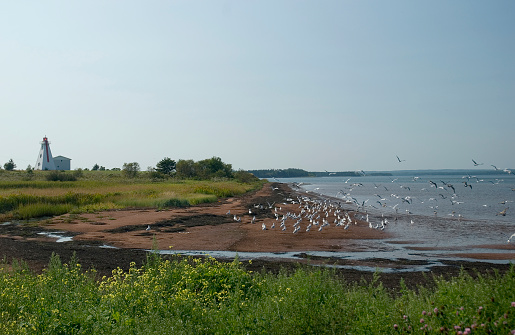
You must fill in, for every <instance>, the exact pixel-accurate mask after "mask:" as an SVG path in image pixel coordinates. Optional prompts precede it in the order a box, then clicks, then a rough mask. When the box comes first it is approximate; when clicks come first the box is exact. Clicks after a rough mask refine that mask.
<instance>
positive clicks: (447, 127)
mask: <svg viewBox="0 0 515 335" xmlns="http://www.w3.org/2000/svg"><path fill="white" fill-rule="evenodd" d="M514 107H515V1H512V0H506V1H484V0H481V1H473V0H463V1H458V0H456V1H434V0H431V1H412V0H406V1H395V0H394V1H382V0H381V1H345V0H339V1H315V0H313V1H299V0H295V1H281V0H279V1H278V0H272V1H261V0H260V1H229V0H226V1H215V0H209V1H207V0H206V1H128V0H123V1H91V0H88V1H8V2H4V3H2V4H1V5H0V113H1V119H0V122H1V127H0V129H1V131H0V140H1V142H2V144H3V145H2V147H1V149H0V163H1V164H2V165H3V164H4V163H5V162H7V161H8V160H9V159H10V158H12V159H14V162H15V163H16V164H17V166H18V168H20V169H25V168H26V167H27V165H29V164H30V165H32V166H34V165H35V163H36V159H37V155H38V152H39V146H40V141H41V140H42V138H43V137H44V136H45V135H46V136H48V138H49V140H50V142H51V149H52V153H53V155H54V156H57V155H63V156H66V157H69V158H71V159H72V169H76V168H79V167H80V168H86V167H87V168H91V167H92V166H93V165H94V164H95V163H98V164H99V165H103V166H105V167H106V168H113V167H121V166H122V165H123V163H124V162H138V163H139V164H140V165H141V167H142V169H143V170H146V169H147V167H148V166H155V165H156V163H157V162H158V161H159V160H161V159H162V158H164V157H170V158H172V159H175V160H179V159H193V160H201V159H205V158H211V157H213V156H217V157H220V158H222V160H223V161H224V162H226V163H230V164H232V166H233V168H235V169H269V168H290V167H295V168H302V169H306V170H309V171H323V170H328V171H349V170H397V169H439V168H474V166H473V164H472V159H475V160H476V161H478V162H480V163H484V166H483V167H486V168H490V164H494V165H496V166H497V167H499V168H507V167H509V168H515V149H514V144H515V131H514V126H515V108H514ZM397 155H398V156H399V157H400V158H401V159H403V160H405V161H404V162H402V163H399V162H398V161H397V158H396V156H397Z"/></svg>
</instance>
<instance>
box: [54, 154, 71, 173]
mask: <svg viewBox="0 0 515 335" xmlns="http://www.w3.org/2000/svg"><path fill="white" fill-rule="evenodd" d="M70 162H71V159H70V158H68V157H64V156H56V157H54V165H55V169H56V170H71V168H70V166H71V164H70Z"/></svg>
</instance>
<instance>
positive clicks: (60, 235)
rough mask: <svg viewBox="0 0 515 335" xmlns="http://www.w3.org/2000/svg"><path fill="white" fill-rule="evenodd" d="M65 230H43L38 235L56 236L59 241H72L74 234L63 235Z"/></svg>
mask: <svg viewBox="0 0 515 335" xmlns="http://www.w3.org/2000/svg"><path fill="white" fill-rule="evenodd" d="M63 234H65V232H41V233H38V235H43V236H46V237H50V238H55V239H56V242H57V243H62V242H70V241H72V240H73V236H63Z"/></svg>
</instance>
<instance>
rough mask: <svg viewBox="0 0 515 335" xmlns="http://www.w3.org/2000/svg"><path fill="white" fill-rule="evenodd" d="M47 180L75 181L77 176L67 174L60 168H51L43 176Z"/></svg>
mask: <svg viewBox="0 0 515 335" xmlns="http://www.w3.org/2000/svg"><path fill="white" fill-rule="evenodd" d="M45 178H46V180H48V181H76V180H77V177H76V175H75V174H69V173H66V172H64V171H60V170H53V171H50V172H48V174H47V175H46V176H45Z"/></svg>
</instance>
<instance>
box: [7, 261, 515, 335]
mask: <svg viewBox="0 0 515 335" xmlns="http://www.w3.org/2000/svg"><path fill="white" fill-rule="evenodd" d="M435 280H436V286H434V287H433V288H432V289H428V288H423V287H420V288H418V289H417V290H416V291H414V290H409V289H406V288H404V289H402V290H401V292H397V293H396V294H395V295H393V294H391V292H389V291H388V290H386V289H385V288H383V286H382V285H381V282H380V275H379V274H376V276H375V279H374V280H372V281H371V282H368V283H366V282H362V283H360V284H350V283H347V282H345V280H344V279H341V278H339V277H337V276H336V275H335V273H334V272H333V271H332V270H328V269H320V268H307V267H299V268H298V269H297V270H295V271H293V272H280V273H279V274H278V275H273V274H269V273H264V272H263V273H252V272H250V271H246V270H244V268H243V267H242V264H241V263H240V262H239V261H238V260H237V259H235V260H234V261H233V262H231V263H221V262H218V261H216V260H215V259H213V258H207V259H205V260H200V259H193V258H185V259H178V258H171V259H166V260H165V259H162V258H161V257H159V256H157V255H156V254H151V255H150V256H149V258H148V260H147V263H146V264H145V265H144V266H142V267H136V266H135V264H134V263H132V264H131V265H130V269H129V270H128V271H123V270H121V269H117V270H114V271H113V273H112V276H110V277H103V278H101V279H100V278H96V279H95V272H94V271H86V272H84V271H83V269H82V268H81V266H80V265H79V263H78V261H77V260H76V259H74V258H72V259H71V260H70V262H69V263H68V264H63V263H62V262H61V260H60V259H59V257H58V256H56V255H53V256H52V258H51V260H50V264H49V266H48V269H47V270H45V271H44V272H43V273H42V274H40V275H35V274H32V273H31V272H30V271H28V270H27V269H26V268H24V267H23V266H20V265H19V264H16V263H15V264H13V266H11V267H7V264H6V263H4V265H3V268H2V269H0V306H2V308H1V312H0V313H1V314H0V333H1V334H127V333H131V334H400V333H402V334H428V333H429V334H433V333H434V334H437V333H438V334H439V333H450V334H457V333H460V332H461V333H463V334H467V333H470V332H473V333H476V334H487V333H494V334H509V333H510V332H511V331H512V330H514V329H515V317H514V314H515V268H514V267H513V266H512V268H511V269H510V270H509V272H507V273H506V274H504V275H499V274H494V275H489V276H478V277H477V278H472V277H471V276H469V275H467V274H466V273H462V274H461V275H459V276H458V277H457V278H453V279H450V280H445V279H443V278H435Z"/></svg>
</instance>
